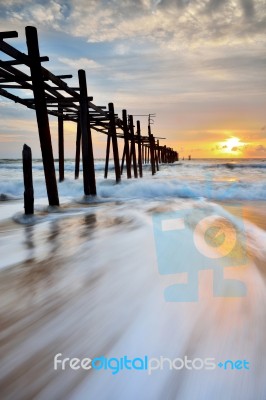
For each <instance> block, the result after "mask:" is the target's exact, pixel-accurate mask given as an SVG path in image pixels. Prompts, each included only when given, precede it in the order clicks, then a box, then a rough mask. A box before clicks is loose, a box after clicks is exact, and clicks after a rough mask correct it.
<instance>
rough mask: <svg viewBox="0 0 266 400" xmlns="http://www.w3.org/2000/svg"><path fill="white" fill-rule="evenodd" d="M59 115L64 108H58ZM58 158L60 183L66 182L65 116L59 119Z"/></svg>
mask: <svg viewBox="0 0 266 400" xmlns="http://www.w3.org/2000/svg"><path fill="white" fill-rule="evenodd" d="M58 113H59V114H63V109H62V107H60V106H59V107H58ZM58 158H59V182H62V181H63V180H64V175H65V171H64V169H65V167H64V163H65V160H64V120H63V115H59V117H58Z"/></svg>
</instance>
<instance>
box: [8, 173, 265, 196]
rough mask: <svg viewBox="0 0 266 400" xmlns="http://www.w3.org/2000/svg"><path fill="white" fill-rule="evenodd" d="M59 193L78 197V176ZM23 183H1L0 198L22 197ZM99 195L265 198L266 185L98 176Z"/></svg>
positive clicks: (37, 188)
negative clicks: (119, 181) (121, 178)
mask: <svg viewBox="0 0 266 400" xmlns="http://www.w3.org/2000/svg"><path fill="white" fill-rule="evenodd" d="M58 190H59V196H60V197H66V198H72V199H75V198H80V197H82V195H83V183H82V179H79V180H74V179H73V180H72V179H66V180H65V181H64V182H61V183H59V184H58ZM23 192H24V188H23V183H22V182H21V181H11V182H6V183H4V184H1V187H0V198H2V199H3V200H14V199H16V198H23ZM97 193H98V197H99V198H104V199H109V200H112V199H113V200H121V201H126V200H127V199H158V200H160V199H161V200H163V199H167V198H191V199H195V198H206V199H212V200H266V185H265V184H263V183H261V182H255V183H254V182H252V183H247V182H233V183H230V182H218V181H217V182H211V181H206V182H205V181H197V182H194V181H189V182H187V181H180V180H177V179H168V180H166V179H162V178H156V179H152V178H149V179H148V178H147V179H138V180H134V179H132V180H123V181H122V182H121V183H120V184H118V185H116V184H115V181H114V180H113V179H108V180H104V179H102V178H101V179H98V180H97ZM34 194H35V198H43V197H44V198H45V197H46V188H45V182H44V180H38V181H35V182H34Z"/></svg>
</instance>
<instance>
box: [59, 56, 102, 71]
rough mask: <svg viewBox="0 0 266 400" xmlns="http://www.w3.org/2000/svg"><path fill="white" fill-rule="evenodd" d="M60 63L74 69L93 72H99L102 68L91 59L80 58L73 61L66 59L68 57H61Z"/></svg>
mask: <svg viewBox="0 0 266 400" xmlns="http://www.w3.org/2000/svg"><path fill="white" fill-rule="evenodd" d="M58 61H60V62H61V63H63V64H65V65H68V66H69V67H71V68H74V69H90V70H91V69H93V70H99V69H101V68H102V65H100V64H99V63H97V62H96V61H94V60H91V59H89V58H84V57H82V58H78V59H71V58H66V57H59V58H58Z"/></svg>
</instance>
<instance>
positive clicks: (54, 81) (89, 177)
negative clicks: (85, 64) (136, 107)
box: [0, 26, 178, 206]
mask: <svg viewBox="0 0 266 400" xmlns="http://www.w3.org/2000/svg"><path fill="white" fill-rule="evenodd" d="M25 31H26V42H27V49H28V54H24V53H22V52H20V51H19V50H17V49H16V48H14V47H12V46H11V45H10V44H9V43H7V42H6V41H5V40H6V39H12V38H16V37H17V36H18V33H17V32H15V31H9V32H0V50H1V51H2V52H3V53H4V54H5V55H6V56H8V57H9V59H8V60H0V95H1V96H3V97H6V98H8V99H10V100H13V101H14V102H16V103H20V104H22V105H24V106H26V107H28V108H31V109H33V110H35V112H36V119H37V125H38V131H39V138H40V146H41V152H42V160H43V167H44V174H45V181H46V189H47V195H48V201H49V204H50V205H52V206H54V205H59V196H58V190H57V181H56V174H55V166H54V156H53V149H52V141H51V132H50V125H49V118H48V115H53V116H55V117H57V119H58V149H59V151H58V156H59V181H63V180H64V122H65V121H72V122H75V123H76V124H77V134H76V160H75V172H74V173H75V178H76V179H77V178H78V177H79V165H80V154H82V164H83V185H84V194H85V195H96V193H97V190H96V179H95V169H94V156H93V143H92V136H91V130H92V129H93V130H95V131H97V132H100V133H103V134H105V135H107V144H106V160H105V175H104V176H105V178H107V176H108V166H109V157H110V148H111V145H112V150H113V159H114V167H115V177H116V182H117V183H119V182H120V180H121V176H122V174H123V171H124V165H125V164H126V174H127V178H128V179H130V178H132V172H133V174H134V177H135V178H138V177H142V176H143V168H142V167H143V164H151V171H152V174H153V175H154V174H155V173H156V171H158V170H159V164H160V163H173V162H175V161H177V160H178V153H177V152H176V151H175V150H174V149H172V148H170V147H166V146H161V145H160V143H159V139H164V138H156V137H154V136H153V134H152V133H151V126H150V121H149V123H148V134H147V135H146V136H145V135H142V133H141V128H140V121H137V123H136V125H135V124H134V121H133V116H132V115H128V114H127V110H123V111H122V119H120V118H119V117H118V114H116V113H115V109H114V105H113V103H109V104H108V108H107V107H105V106H97V105H95V104H94V103H93V102H92V100H93V97H90V96H88V94H87V82H86V74H85V71H84V70H82V69H81V70H79V71H78V78H79V87H71V86H69V85H68V84H67V83H66V82H65V81H64V80H65V79H70V78H72V75H54V74H53V73H51V72H50V71H49V70H48V69H46V68H45V67H43V66H42V63H44V62H47V61H49V58H48V57H46V56H45V57H41V56H40V51H39V43H38V35H37V30H36V28H34V27H31V26H28V27H26V29H25ZM21 66H26V67H28V68H29V73H25V72H22V71H21V70H20V69H19V67H21ZM19 89H24V90H25V89H26V90H30V91H31V92H32V94H33V96H32V98H25V97H22V96H20V95H17V94H16V95H15V94H14V93H12V92H10V90H11V91H14V90H15V91H16V90H19ZM118 139H122V140H123V141H124V147H123V155H122V158H121V160H120V157H119V149H118ZM80 148H81V149H82V152H81V153H80Z"/></svg>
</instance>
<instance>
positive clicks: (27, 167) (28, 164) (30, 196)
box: [22, 144, 34, 215]
mask: <svg viewBox="0 0 266 400" xmlns="http://www.w3.org/2000/svg"><path fill="white" fill-rule="evenodd" d="M22 160H23V178H24V209H25V214H26V215H31V214H34V191H33V183H32V156H31V148H30V147H29V146H27V145H26V144H24V146H23V151H22Z"/></svg>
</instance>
